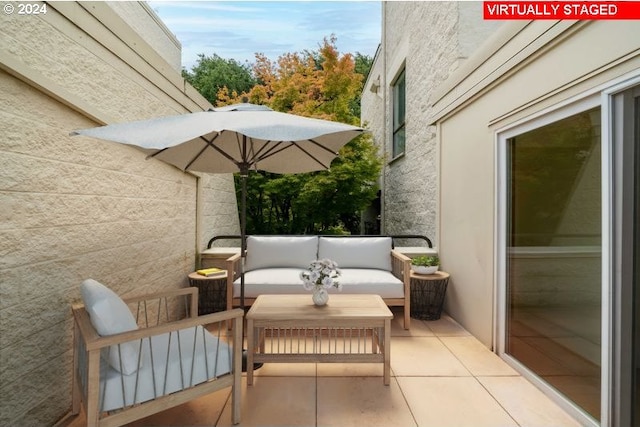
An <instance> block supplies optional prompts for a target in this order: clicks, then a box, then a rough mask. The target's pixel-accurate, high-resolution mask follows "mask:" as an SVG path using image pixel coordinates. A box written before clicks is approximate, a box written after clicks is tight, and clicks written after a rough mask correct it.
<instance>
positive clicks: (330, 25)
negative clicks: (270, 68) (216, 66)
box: [149, 1, 381, 68]
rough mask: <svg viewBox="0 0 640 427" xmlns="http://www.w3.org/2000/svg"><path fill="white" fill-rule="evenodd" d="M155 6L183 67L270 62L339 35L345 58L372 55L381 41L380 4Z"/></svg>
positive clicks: (169, 3)
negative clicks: (260, 58) (212, 59)
mask: <svg viewBox="0 0 640 427" xmlns="http://www.w3.org/2000/svg"><path fill="white" fill-rule="evenodd" d="M149 4H150V5H151V7H152V8H153V9H154V10H155V11H156V13H157V14H158V15H159V16H160V18H161V19H162V21H163V22H164V23H165V25H167V27H168V28H169V29H170V30H171V31H172V32H173V33H174V34H175V35H176V36H177V37H178V40H180V42H181V43H182V53H183V55H182V63H183V66H184V67H186V68H191V66H193V65H194V64H195V62H196V60H197V56H198V54H200V53H202V54H205V55H213V54H214V53H215V54H217V55H219V56H221V57H223V58H226V59H235V60H237V61H239V62H244V61H249V62H253V61H254V58H255V57H254V54H255V53H256V52H260V53H264V54H265V55H267V56H268V57H269V58H270V59H272V60H275V59H277V57H278V56H280V55H282V54H284V53H289V52H301V51H304V50H316V49H317V48H318V46H319V45H320V44H321V43H322V40H323V38H325V37H328V36H330V35H331V34H334V35H335V36H336V37H337V47H338V49H339V51H340V52H341V53H355V52H360V53H362V54H365V55H370V56H373V55H374V54H375V51H376V48H377V47H378V43H379V42H380V26H381V24H380V13H381V4H380V2H377V1H331V2H324V1H307V2H302V1H287V2H270V1H263V2H244V1H234V2H228V1H227V2H224V1H195V2H193V1H188V2H187V1H185V2H181V1H166V2H165V1H152V2H150V3H149Z"/></svg>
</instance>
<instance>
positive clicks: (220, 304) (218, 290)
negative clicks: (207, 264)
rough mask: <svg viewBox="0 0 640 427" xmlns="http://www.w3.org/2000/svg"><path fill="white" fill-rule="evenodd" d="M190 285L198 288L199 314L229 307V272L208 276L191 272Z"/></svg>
mask: <svg viewBox="0 0 640 427" xmlns="http://www.w3.org/2000/svg"><path fill="white" fill-rule="evenodd" d="M189 286H194V287H196V288H198V316H201V315H203V314H209V313H216V312H218V311H224V310H226V309H227V274H226V273H225V274H224V275H220V276H215V277H207V276H203V275H202V274H198V273H197V272H195V271H194V272H193V273H190V274H189Z"/></svg>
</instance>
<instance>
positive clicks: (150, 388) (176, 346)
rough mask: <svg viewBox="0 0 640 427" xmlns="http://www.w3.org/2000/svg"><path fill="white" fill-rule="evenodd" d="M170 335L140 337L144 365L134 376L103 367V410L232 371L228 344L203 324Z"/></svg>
mask: <svg viewBox="0 0 640 427" xmlns="http://www.w3.org/2000/svg"><path fill="white" fill-rule="evenodd" d="M169 335H170V334H168V333H167V334H162V335H156V336H153V337H151V339H150V340H149V339H147V338H145V339H143V340H142V341H143V342H142V348H143V351H142V359H143V364H142V367H141V368H140V370H139V371H138V373H137V374H136V375H128V376H122V375H121V374H119V373H118V372H116V371H115V370H114V369H110V368H108V366H106V369H103V370H102V372H101V373H100V382H101V383H100V393H101V396H102V399H103V400H102V402H103V407H102V408H101V410H102V411H109V410H113V409H118V408H122V407H123V406H125V405H127V406H128V405H133V404H134V403H142V402H146V401H148V400H151V399H154V398H156V397H158V396H163V395H167V394H171V393H174V392H176V391H180V390H183V389H184V388H186V387H190V386H194V385H196V384H200V383H202V382H204V381H207V380H209V379H212V378H217V377H220V376H222V375H225V374H227V373H229V372H231V360H232V357H231V354H230V353H231V347H229V346H228V345H227V344H226V343H224V342H223V341H221V340H218V338H216V337H214V336H212V335H211V334H210V333H209V332H208V331H206V330H203V328H202V326H197V327H193V328H188V329H183V330H181V331H179V332H173V333H171V337H169ZM139 342H140V341H138V343H139ZM205 342H206V344H205ZM205 348H206V351H205ZM152 353H153V360H152ZM167 356H168V357H167ZM205 358H206V361H205ZM152 362H153V363H152ZM123 392H124V395H123Z"/></svg>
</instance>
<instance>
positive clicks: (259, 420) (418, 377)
mask: <svg viewBox="0 0 640 427" xmlns="http://www.w3.org/2000/svg"><path fill="white" fill-rule="evenodd" d="M401 314H402V312H399V313H396V315H395V319H394V320H393V324H392V340H391V384H390V385H389V386H384V385H383V383H382V366H381V365H379V364H314V363H308V364H265V365H264V366H263V367H262V368H261V369H259V370H257V371H255V377H254V385H253V386H251V387H247V385H246V379H245V378H243V381H242V387H243V389H242V422H241V424H240V425H241V426H341V427H347V426H384V427H389V426H401V427H405V426H406V427H409V426H434V427H448V426H451V427H464V426H469V427H483V426H486V427H510V426H521V427H525V426H526V427H534V426H539V427H564V426H579V425H580V424H579V423H578V422H577V421H575V420H574V419H572V418H571V417H570V416H569V415H567V413H565V412H564V411H563V410H562V409H561V408H560V407H559V406H557V405H556V404H555V403H553V402H552V401H551V400H550V399H549V398H548V397H546V396H545V395H544V394H543V393H542V392H540V391H539V390H538V389H536V388H535V387H534V386H533V385H531V384H530V383H529V382H528V381H527V380H525V379H524V378H522V377H521V376H520V375H518V373H517V372H515V371H514V370H513V369H511V368H510V367H509V366H508V365H507V364H506V363H505V362H503V361H502V360H501V359H500V358H499V357H498V356H496V355H495V354H494V353H492V352H491V351H489V350H488V349H487V348H486V347H484V346H483V345H482V344H481V343H480V342H479V341H478V340H477V339H476V338H474V337H473V336H471V335H470V334H469V333H468V332H467V331H466V330H464V329H463V328H462V327H461V326H460V325H458V324H457V323H456V322H455V321H454V320H453V319H452V318H450V317H448V316H447V315H445V314H443V316H442V318H441V319H440V320H436V321H421V320H416V319H412V321H411V322H412V323H411V330H410V331H405V330H404V329H403V328H402V321H401V319H402V315H401ZM230 420H231V416H230V402H229V391H227V390H222V391H218V392H216V393H213V394H211V395H209V396H205V397H202V398H200V399H197V400H194V401H192V402H189V403H186V404H184V405H181V406H178V407H176V408H172V409H168V410H166V411H164V412H161V413H159V414H156V415H153V416H150V417H148V418H145V419H143V420H139V421H137V422H135V423H132V424H129V426H132V427H133V426H135V427H143V426H230V425H232V424H231V422H230ZM67 425H68V426H69V427H84V425H85V423H84V421H83V420H82V419H81V417H78V418H75V419H72V420H70V422H69V423H68V424H67Z"/></svg>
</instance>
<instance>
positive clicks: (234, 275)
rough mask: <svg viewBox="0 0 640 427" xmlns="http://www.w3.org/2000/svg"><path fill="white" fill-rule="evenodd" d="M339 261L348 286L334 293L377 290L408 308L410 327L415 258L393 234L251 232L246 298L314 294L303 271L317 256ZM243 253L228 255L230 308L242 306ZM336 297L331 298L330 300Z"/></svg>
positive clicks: (392, 303) (406, 317) (392, 302)
mask: <svg viewBox="0 0 640 427" xmlns="http://www.w3.org/2000/svg"><path fill="white" fill-rule="evenodd" d="M325 258H328V259H331V260H333V261H335V262H337V264H338V268H339V269H340V272H341V275H340V277H339V278H338V281H339V282H340V283H341V285H342V290H341V291H339V290H338V289H336V288H330V289H329V293H330V294H331V293H337V292H342V293H345V294H377V295H380V296H381V297H382V298H383V300H384V301H385V303H386V304H387V305H388V306H390V307H391V306H401V307H403V308H404V328H405V329H409V327H410V312H411V308H410V300H411V298H410V287H409V285H410V281H409V280H410V270H411V259H410V258H409V257H407V256H405V255H403V254H401V253H400V252H398V251H396V250H394V249H393V242H392V238H391V237H386V236H375V237H374V236H371V237H369V236H362V237H338V236H336V237H333V236H248V237H247V255H246V261H245V277H244V296H245V298H244V303H245V306H249V305H251V304H252V303H253V302H254V301H255V299H256V298H257V297H258V296H259V295H261V294H308V295H309V301H311V292H309V291H307V290H305V289H304V287H303V286H302V280H301V279H300V273H301V272H302V271H303V270H305V269H307V268H308V267H309V264H310V262H311V261H313V260H316V259H325ZM240 263H241V257H240V254H239V253H238V254H235V255H233V256H231V257H230V258H228V259H227V261H226V269H227V271H228V275H227V309H229V310H230V309H231V308H233V307H234V306H235V307H238V306H240V303H241V301H240V286H241V278H240V273H241V264H240ZM330 301H331V299H329V302H330Z"/></svg>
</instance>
